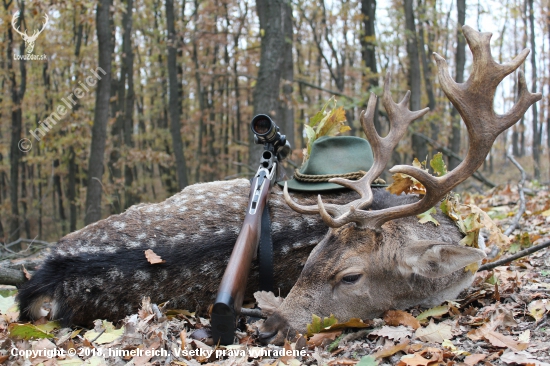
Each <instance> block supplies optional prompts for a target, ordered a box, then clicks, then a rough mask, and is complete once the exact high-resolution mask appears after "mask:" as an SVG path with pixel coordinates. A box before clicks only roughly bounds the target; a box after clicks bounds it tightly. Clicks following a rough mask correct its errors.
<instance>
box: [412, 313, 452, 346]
mask: <svg viewBox="0 0 550 366" xmlns="http://www.w3.org/2000/svg"><path fill="white" fill-rule="evenodd" d="M414 335H415V337H417V338H418V339H420V340H421V341H423V342H431V343H443V341H444V340H445V339H451V338H452V337H453V334H452V327H451V326H450V325H449V324H445V323H437V324H436V323H434V321H433V319H432V320H431V321H430V324H428V326H427V327H425V328H419V329H417V330H416V332H415V333H414Z"/></svg>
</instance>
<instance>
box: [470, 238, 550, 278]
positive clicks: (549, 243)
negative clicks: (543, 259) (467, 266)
mask: <svg viewBox="0 0 550 366" xmlns="http://www.w3.org/2000/svg"><path fill="white" fill-rule="evenodd" d="M546 247H550V240H548V241H545V242H544V243H542V244H539V245H535V246H534V247H531V248H527V249H524V250H522V251H521V252H517V253H516V254H514V255H511V256H509V257H506V258H502V259H499V260H498V261H494V262H491V263H486V264H484V265H482V266H481V267H479V269H478V270H477V271H478V272H479V271H488V270H490V269H493V268H495V267H498V266H500V265H503V264H506V263H508V262H511V261H514V260H516V259H519V258H522V257H525V256H528V255H529V254H532V253H535V252H538V251H539V250H541V249H544V248H546Z"/></svg>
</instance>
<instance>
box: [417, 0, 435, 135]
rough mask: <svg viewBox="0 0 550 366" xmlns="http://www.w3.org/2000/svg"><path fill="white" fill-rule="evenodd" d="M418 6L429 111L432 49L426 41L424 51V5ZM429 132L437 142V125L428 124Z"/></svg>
mask: <svg viewBox="0 0 550 366" xmlns="http://www.w3.org/2000/svg"><path fill="white" fill-rule="evenodd" d="M418 5H419V11H420V17H421V19H420V20H419V22H418V25H419V28H420V32H419V37H418V39H419V41H420V42H419V45H420V59H421V60H422V71H423V74H424V86H425V87H426V94H428V108H430V111H434V110H435V94H434V90H433V80H432V68H431V65H432V64H431V63H430V62H428V57H429V56H431V54H432V48H431V47H430V43H429V41H428V45H427V46H428V47H427V48H428V50H427V51H426V44H425V42H424V37H425V34H424V25H423V24H424V22H425V21H426V20H425V19H424V18H425V11H426V4H421V3H420V0H419V1H418ZM431 39H433V36H432V34H429V35H428V40H431ZM430 130H431V137H432V139H433V140H436V141H437V140H438V135H439V125H438V124H437V123H436V122H435V121H431V122H430Z"/></svg>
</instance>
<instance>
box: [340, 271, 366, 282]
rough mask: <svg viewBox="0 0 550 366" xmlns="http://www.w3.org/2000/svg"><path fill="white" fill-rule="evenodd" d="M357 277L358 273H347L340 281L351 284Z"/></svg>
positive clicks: (358, 276) (359, 275) (359, 276)
mask: <svg viewBox="0 0 550 366" xmlns="http://www.w3.org/2000/svg"><path fill="white" fill-rule="evenodd" d="M359 278H361V274H360V273H358V274H352V275H347V276H344V277H342V282H343V283H347V284H352V283H355V282H357V281H358V280H359Z"/></svg>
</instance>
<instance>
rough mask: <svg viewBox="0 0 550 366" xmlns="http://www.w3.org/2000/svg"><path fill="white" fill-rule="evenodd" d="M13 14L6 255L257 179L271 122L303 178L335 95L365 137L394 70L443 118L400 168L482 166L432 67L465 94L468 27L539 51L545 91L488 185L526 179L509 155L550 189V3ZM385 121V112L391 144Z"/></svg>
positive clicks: (15, 0) (332, 1)
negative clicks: (439, 157) (175, 197)
mask: <svg viewBox="0 0 550 366" xmlns="http://www.w3.org/2000/svg"><path fill="white" fill-rule="evenodd" d="M2 1H3V2H2V4H1V5H0V9H1V10H0V49H1V56H0V87H1V91H0V120H1V123H0V242H4V243H10V242H14V241H16V240H17V239H18V238H29V239H36V240H43V241H57V239H58V238H60V237H61V236H63V235H65V234H67V233H68V232H70V231H74V230H77V229H79V228H82V227H83V226H84V225H86V224H89V223H92V222H95V221H97V220H99V219H101V218H102V217H106V216H108V215H110V214H117V213H120V212H122V211H124V210H125V209H126V208H128V207H129V206H131V205H133V204H136V203H138V202H158V201H162V200H163V199H165V198H166V197H168V196H170V195H172V194H174V193H175V192H177V191H179V190H181V189H182V188H183V187H185V186H186V185H189V184H193V183H197V182H206V181H212V180H221V179H231V178H236V177H247V176H250V175H251V174H252V173H253V172H254V171H255V170H256V165H257V161H258V160H257V159H258V158H257V157H258V156H259V155H258V153H257V151H258V149H259V148H261V147H260V146H254V145H253V144H252V143H251V141H252V138H251V136H250V132H249V123H250V120H251V119H252V117H253V116H254V115H255V114H257V113H268V114H270V115H271V116H272V117H273V118H274V120H275V121H276V123H277V124H278V125H279V126H280V127H281V130H282V133H284V134H286V135H287V138H288V140H289V141H290V143H291V145H292V147H293V149H294V153H293V155H292V156H291V159H290V160H291V161H290V162H289V168H291V169H293V166H292V164H294V165H295V166H299V165H300V164H301V161H302V157H301V154H302V148H303V147H304V146H305V142H306V141H304V140H305V137H304V133H303V124H304V123H307V122H308V121H309V118H310V117H312V116H313V115H315V113H316V112H317V111H319V110H320V108H321V107H322V106H323V104H324V103H325V102H326V101H327V100H328V99H329V98H330V97H331V96H333V95H335V96H336V98H337V100H338V103H339V105H342V106H343V107H344V108H345V109H346V115H347V119H348V123H349V125H350V126H351V131H349V132H348V133H349V134H352V135H358V136H361V135H362V131H361V128H360V124H359V121H358V119H359V114H360V112H361V110H362V109H364V108H365V106H366V102H367V99H368V96H369V93H371V92H373V93H376V94H378V95H380V94H381V91H382V80H383V78H384V75H385V74H386V72H391V73H392V76H393V77H392V85H391V88H392V92H393V94H394V98H395V99H396V100H397V99H398V98H401V97H402V96H403V95H404V93H405V92H406V90H409V89H410V90H411V92H412V97H411V100H410V104H411V109H412V110H418V109H421V108H424V107H426V106H428V107H430V110H431V112H430V113H429V114H428V115H427V116H426V117H425V118H424V119H422V120H420V121H417V122H415V123H414V124H413V129H414V130H411V131H409V135H408V137H407V138H406V139H405V140H403V141H402V142H401V143H400V145H399V147H398V148H397V150H396V152H395V153H394V156H393V163H394V164H398V163H401V164H410V163H411V162H412V159H413V158H414V157H418V158H419V159H420V160H421V161H422V160H425V159H426V157H427V156H432V155H433V154H435V153H436V152H437V151H442V152H443V153H444V154H445V156H446V159H448V161H447V164H448V165H449V168H452V167H454V166H456V165H457V164H458V163H459V162H460V160H459V158H460V157H463V156H465V154H466V151H465V150H466V146H467V144H466V133H465V128H464V126H463V125H462V124H461V122H460V117H459V115H458V113H457V112H456V111H455V110H454V108H453V107H452V106H451V104H450V103H449V102H448V100H447V99H446V97H445V96H444V94H443V92H442V91H441V89H440V88H439V87H438V80H437V75H436V71H435V67H434V63H433V59H432V57H431V54H432V52H438V53H439V54H440V55H442V56H443V57H445V58H446V59H447V61H448V62H449V64H450V66H451V67H452V70H453V72H452V74H453V76H454V77H455V79H456V80H457V81H459V82H460V81H463V80H466V79H467V78H468V75H469V67H470V65H471V62H472V59H471V55H470V54H469V52H468V53H467V52H466V45H465V40H464V38H463V36H462V33H461V31H460V26H461V25H462V24H468V25H470V26H472V27H474V28H476V29H479V30H481V31H487V32H492V33H493V38H492V52H493V56H494V58H495V60H497V61H498V62H501V63H503V62H507V61H508V60H510V59H511V58H512V57H514V56H515V55H517V54H518V53H519V52H520V51H521V50H522V49H523V48H526V47H528V48H530V49H531V54H530V55H529V56H528V59H527V60H526V62H525V64H524V66H523V67H524V69H525V70H524V71H525V74H526V77H527V82H528V86H529V89H530V90H531V91H533V92H542V93H543V100H542V101H541V102H539V103H537V104H535V105H534V106H533V107H531V109H529V110H528V111H527V113H526V114H525V117H524V118H523V119H522V120H521V122H520V123H518V124H517V125H516V126H514V127H513V128H511V129H510V130H509V131H508V132H507V133H504V134H503V135H502V136H501V137H499V139H498V140H497V143H496V144H495V145H494V146H493V150H492V152H491V154H490V156H489V157H488V159H487V161H486V163H485V164H484V166H483V168H482V169H481V170H482V171H481V172H480V174H481V175H478V180H477V181H473V183H472V184H473V185H474V186H476V185H477V187H478V188H479V189H481V188H482V187H484V188H487V186H489V187H490V186H491V184H501V183H506V182H508V181H509V180H510V181H512V182H515V181H517V180H518V174H517V173H516V172H517V170H515V168H514V167H513V165H511V163H509V162H508V161H507V159H506V153H511V154H513V155H514V156H515V157H516V158H517V159H518V160H519V161H520V162H521V163H522V165H523V166H524V168H525V169H526V171H527V172H528V175H529V179H532V180H534V181H535V184H548V182H549V181H550V173H549V167H550V154H549V150H550V133H549V131H550V98H549V96H550V75H549V74H550V67H549V65H550V60H549V56H550V52H549V49H550V1H549V0H501V1H494V0H488V1H480V0H477V1H473V0H470V1H465V0H457V1H454V0H453V1H450V0H402V1H396V0H386V1H380V0H379V1H376V0H361V1H359V0H320V1H315V2H312V1H305V0H239V1H236V0H179V1H178V0H176V1H174V0H123V1H120V0H98V1H93V2H88V1H80V0H67V1H45V0H35V1H29V0H27V1H25V0H9V1H7V0H2ZM17 12H19V16H16V13H17ZM45 15H47V18H46V17H45ZM46 19H47V24H46V25H45V26H43V24H44V23H45V22H46ZM42 27H44V29H43V31H42V32H41V33H40V34H38V36H37V37H36V40H35V45H34V49H33V50H32V52H31V53H32V54H34V55H46V57H45V59H37V60H27V61H22V60H20V57H18V56H21V55H25V54H29V52H28V49H27V50H26V49H25V47H26V44H25V42H24V41H23V37H22V36H21V33H24V32H25V31H26V33H27V35H32V34H33V33H34V32H35V31H38V30H40V29H41V28H42ZM17 30H19V32H21V33H18V32H17ZM516 89H517V78H516V76H515V75H511V76H509V77H508V78H507V79H506V80H505V81H504V83H503V85H502V86H500V87H499V89H498V90H497V95H496V98H495V100H496V101H495V109H496V111H497V112H500V113H504V111H507V110H508V109H509V108H510V107H511V106H512V105H513V103H514V100H515V98H516V95H515V93H514V91H515V90H516ZM60 107H61V108H60ZM64 112H65V113H64ZM385 116H386V115H385V112H384V110H383V109H382V107H380V110H379V112H378V114H377V116H376V126H377V129H378V130H379V131H380V132H381V133H382V134H384V132H385V131H387V129H388V126H387V121H386V118H385ZM52 119H53V120H54V121H55V122H56V123H51V121H52ZM48 121H49V122H48ZM48 123H49V126H48ZM45 126H47V127H48V128H46V127H45ZM38 139H40V140H38ZM291 169H289V171H290V170H291ZM480 181H484V182H483V183H481V182H480ZM537 182H538V183H537ZM12 249H15V247H13V248H12Z"/></svg>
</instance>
